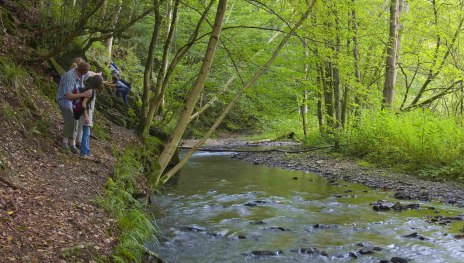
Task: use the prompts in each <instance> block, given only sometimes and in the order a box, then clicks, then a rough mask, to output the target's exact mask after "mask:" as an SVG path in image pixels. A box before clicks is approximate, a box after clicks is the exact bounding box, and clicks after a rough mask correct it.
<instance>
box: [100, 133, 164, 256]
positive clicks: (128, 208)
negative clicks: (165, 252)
mask: <svg viewBox="0 0 464 263" xmlns="http://www.w3.org/2000/svg"><path fill="white" fill-rule="evenodd" d="M149 147H150V148H149ZM151 147H158V142H157V141H156V140H153V141H149V142H148V143H147V144H145V145H144V146H143V147H138V146H131V147H128V148H127V149H126V150H125V151H124V153H123V154H121V155H120V156H119V158H118V161H117V163H116V166H115V176H114V177H113V178H110V179H108V183H107V186H106V190H105V195H104V197H101V198H99V200H98V201H99V203H100V205H101V206H102V207H103V208H105V210H106V211H107V212H109V213H110V214H111V215H112V216H113V217H115V218H116V220H117V224H118V229H119V243H118V245H117V246H116V247H115V250H114V254H113V257H112V261H114V262H140V261H141V259H142V256H143V253H144V251H145V248H144V244H145V243H146V242H148V241H155V242H156V238H155V234H156V233H157V230H156V228H155V226H154V225H153V223H152V221H151V218H150V217H149V216H148V214H147V213H146V211H145V207H144V204H143V203H140V202H139V201H138V200H136V199H134V198H133V197H132V196H133V194H134V193H135V192H136V191H137V178H138V177H143V176H145V177H146V176H147V172H148V171H150V170H151V168H149V169H147V168H146V167H144V166H145V165H146V163H143V162H146V159H147V158H152V157H153V156H152V155H153V154H156V150H154V149H153V148H151ZM149 156H151V157H149ZM150 164H151V163H150ZM151 165H153V164H151ZM148 178H149V177H148ZM149 181H151V180H150V179H148V182H149Z"/></svg>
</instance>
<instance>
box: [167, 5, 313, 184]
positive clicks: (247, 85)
mask: <svg viewBox="0 0 464 263" xmlns="http://www.w3.org/2000/svg"><path fill="white" fill-rule="evenodd" d="M315 2H316V0H313V1H312V3H311V5H310V6H309V7H308V9H307V10H306V12H305V13H304V14H303V16H302V17H301V18H300V20H299V21H298V22H297V23H296V24H295V26H294V27H293V28H292V29H291V31H290V32H289V33H288V34H286V36H285V37H284V39H283V40H282V41H281V42H280V44H279V46H278V47H277V48H276V50H275V51H274V53H273V54H272V56H271V58H270V59H269V60H268V61H267V62H266V64H265V65H264V66H263V67H261V68H260V69H259V70H258V72H256V73H255V74H254V75H253V77H252V78H251V79H250V80H249V81H248V82H247V83H245V84H244V86H243V87H242V88H241V89H240V90H239V91H238V92H237V94H235V96H234V98H233V99H232V100H231V101H230V102H229V104H228V105H227V107H226V108H224V110H223V111H222V113H221V115H220V116H219V117H218V118H217V119H216V120H215V122H214V124H213V125H212V126H211V127H210V129H209V130H208V132H207V133H206V134H205V136H203V138H202V139H201V140H200V141H198V142H197V143H196V144H195V146H193V147H192V149H191V150H190V151H188V153H187V154H186V155H185V157H184V158H183V159H182V160H181V161H180V162H179V163H178V164H177V165H176V166H175V167H174V168H172V169H171V170H170V171H169V172H168V173H166V174H165V175H164V177H163V179H162V181H161V182H162V183H166V182H167V181H168V180H169V179H170V178H171V177H172V176H174V174H176V173H177V172H178V171H179V170H180V169H181V168H182V167H183V166H184V165H185V164H186V163H187V161H188V160H189V159H190V157H191V156H192V155H193V153H194V152H195V151H196V150H197V149H198V148H199V147H200V146H201V145H203V143H204V142H205V141H206V140H207V139H208V138H209V137H210V136H211V135H212V134H213V132H214V131H215V130H216V128H217V127H218V126H219V125H220V124H221V122H222V120H223V119H224V118H225V116H226V115H227V114H228V113H229V111H230V110H231V109H232V107H233V106H234V105H235V103H237V101H238V100H239V99H240V97H241V96H242V94H243V92H245V90H247V89H248V88H250V87H251V86H252V85H254V84H255V83H256V81H257V80H258V79H259V78H260V77H261V75H262V74H264V73H265V72H266V71H267V70H268V69H269V67H270V66H271V64H272V63H273V62H274V60H275V59H276V58H277V56H278V54H279V52H280V51H281V50H282V48H283V47H284V46H285V44H286V43H287V41H288V40H289V39H290V37H291V36H292V35H293V34H294V32H295V30H296V29H298V28H299V27H300V26H301V24H302V23H303V22H304V20H306V18H307V17H308V15H309V13H310V11H311V9H312V7H313V6H314V3H315Z"/></svg>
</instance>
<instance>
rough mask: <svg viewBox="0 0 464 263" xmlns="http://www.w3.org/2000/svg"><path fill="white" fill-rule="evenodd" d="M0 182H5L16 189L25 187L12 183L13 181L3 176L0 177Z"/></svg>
mask: <svg viewBox="0 0 464 263" xmlns="http://www.w3.org/2000/svg"><path fill="white" fill-rule="evenodd" d="M0 182H2V183H4V184H6V185H8V186H9V187H11V188H12V189H14V190H18V189H19V190H23V188H22V187H21V186H19V185H16V184H14V183H12V182H10V181H8V180H6V179H5V178H3V177H0Z"/></svg>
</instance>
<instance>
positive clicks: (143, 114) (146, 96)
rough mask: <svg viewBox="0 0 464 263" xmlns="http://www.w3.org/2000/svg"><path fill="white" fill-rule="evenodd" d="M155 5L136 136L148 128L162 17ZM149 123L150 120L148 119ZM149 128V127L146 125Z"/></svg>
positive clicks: (155, 1) (155, 2) (157, 6)
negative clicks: (152, 80)
mask: <svg viewBox="0 0 464 263" xmlns="http://www.w3.org/2000/svg"><path fill="white" fill-rule="evenodd" d="M154 5H155V24H154V26H153V33H152V36H151V41H150V47H149V48H148V56H147V61H146V62H145V71H144V74H143V94H142V109H141V111H140V118H139V127H138V130H137V132H138V134H139V135H141V136H144V134H145V132H146V130H148V127H146V126H145V125H146V119H147V114H148V107H149V105H150V96H151V85H150V84H151V76H152V73H153V60H154V59H155V50H156V46H157V45H158V38H159V34H160V27H161V21H162V17H161V14H160V9H159V4H158V0H154ZM150 122H151V119H150ZM148 126H149V125H148Z"/></svg>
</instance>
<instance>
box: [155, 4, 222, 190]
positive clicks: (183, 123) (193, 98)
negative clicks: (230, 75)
mask: <svg viewBox="0 0 464 263" xmlns="http://www.w3.org/2000/svg"><path fill="white" fill-rule="evenodd" d="M226 6H227V0H219V3H218V8H217V12H216V19H215V21H214V27H213V32H212V33H211V36H210V38H209V42H208V47H207V49H206V54H205V57H204V60H203V64H202V65H201V69H200V72H199V74H198V77H197V79H196V81H195V83H194V85H193V87H192V89H191V90H190V93H189V96H188V97H187V101H186V102H185V106H184V110H183V111H182V113H181V115H180V117H179V119H178V120H177V124H176V127H175V128H174V131H173V132H172V136H171V138H170V140H169V142H168V143H167V144H166V146H165V148H164V150H163V152H162V153H161V154H160V156H159V158H158V165H159V170H158V174H157V177H156V183H159V182H160V179H161V175H162V174H163V172H164V170H165V169H166V167H167V165H168V163H169V162H170V160H171V158H172V156H173V155H174V153H175V152H176V150H177V145H179V142H180V140H181V139H182V135H183V134H184V132H185V129H186V128H187V125H188V123H189V119H190V116H191V115H192V112H193V109H194V108H195V104H196V102H197V100H198V96H199V95H200V92H201V91H202V90H203V87H204V85H205V81H206V77H207V76H208V73H209V71H210V69H211V64H212V63H213V58H214V54H215V52H216V48H217V45H218V43H219V36H220V34H221V29H222V22H223V20H224V15H225V12H226Z"/></svg>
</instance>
